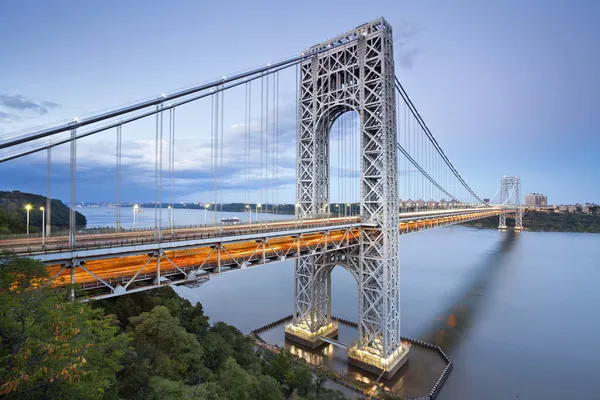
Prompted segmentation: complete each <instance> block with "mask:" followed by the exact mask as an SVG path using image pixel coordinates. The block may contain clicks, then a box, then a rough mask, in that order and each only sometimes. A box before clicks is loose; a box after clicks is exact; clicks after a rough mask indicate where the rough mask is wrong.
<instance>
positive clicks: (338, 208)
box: [335, 204, 341, 218]
mask: <svg viewBox="0 0 600 400" xmlns="http://www.w3.org/2000/svg"><path fill="white" fill-rule="evenodd" d="M335 208H337V212H338V218H340V217H341V215H340V205H339V204H336V205H335Z"/></svg>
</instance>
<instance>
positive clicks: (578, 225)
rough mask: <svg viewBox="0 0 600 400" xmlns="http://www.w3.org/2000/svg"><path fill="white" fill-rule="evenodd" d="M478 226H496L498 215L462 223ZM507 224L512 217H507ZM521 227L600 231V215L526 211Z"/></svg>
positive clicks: (556, 230)
mask: <svg viewBox="0 0 600 400" xmlns="http://www.w3.org/2000/svg"><path fill="white" fill-rule="evenodd" d="M464 224H465V225H468V226H475V227H480V228H497V227H498V217H489V218H484V219H480V220H476V221H471V222H466V223H464ZM507 225H508V226H514V219H512V218H508V223H507ZM523 227H524V228H525V229H526V230H528V231H537V232H588V233H600V216H596V215H589V214H572V213H564V212H561V213H555V212H542V211H528V212H525V213H523Z"/></svg>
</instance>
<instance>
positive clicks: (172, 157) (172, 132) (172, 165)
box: [170, 108, 176, 234]
mask: <svg viewBox="0 0 600 400" xmlns="http://www.w3.org/2000/svg"><path fill="white" fill-rule="evenodd" d="M175 110H176V109H175V108H172V109H171V111H172V112H173V126H172V128H171V182H170V190H171V213H172V214H171V234H173V228H174V227H175V192H174V189H175V188H174V186H175Z"/></svg>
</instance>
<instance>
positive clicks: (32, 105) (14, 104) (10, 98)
mask: <svg viewBox="0 0 600 400" xmlns="http://www.w3.org/2000/svg"><path fill="white" fill-rule="evenodd" d="M0 105H2V106H4V107H6V108H9V109H13V110H18V111H33V112H35V113H38V114H40V115H44V114H47V113H48V110H50V109H53V108H59V107H60V104H58V103H54V102H52V101H33V100H30V99H28V98H26V97H25V96H23V95H20V94H13V95H11V94H7V93H0ZM4 114H5V113H4Z"/></svg>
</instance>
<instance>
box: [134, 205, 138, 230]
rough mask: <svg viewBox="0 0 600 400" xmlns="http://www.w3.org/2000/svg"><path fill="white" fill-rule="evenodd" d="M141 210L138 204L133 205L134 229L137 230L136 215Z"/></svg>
mask: <svg viewBox="0 0 600 400" xmlns="http://www.w3.org/2000/svg"><path fill="white" fill-rule="evenodd" d="M139 208H140V206H138V205H137V204H134V205H133V228H134V229H135V222H136V214H137V212H138V209H139Z"/></svg>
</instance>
